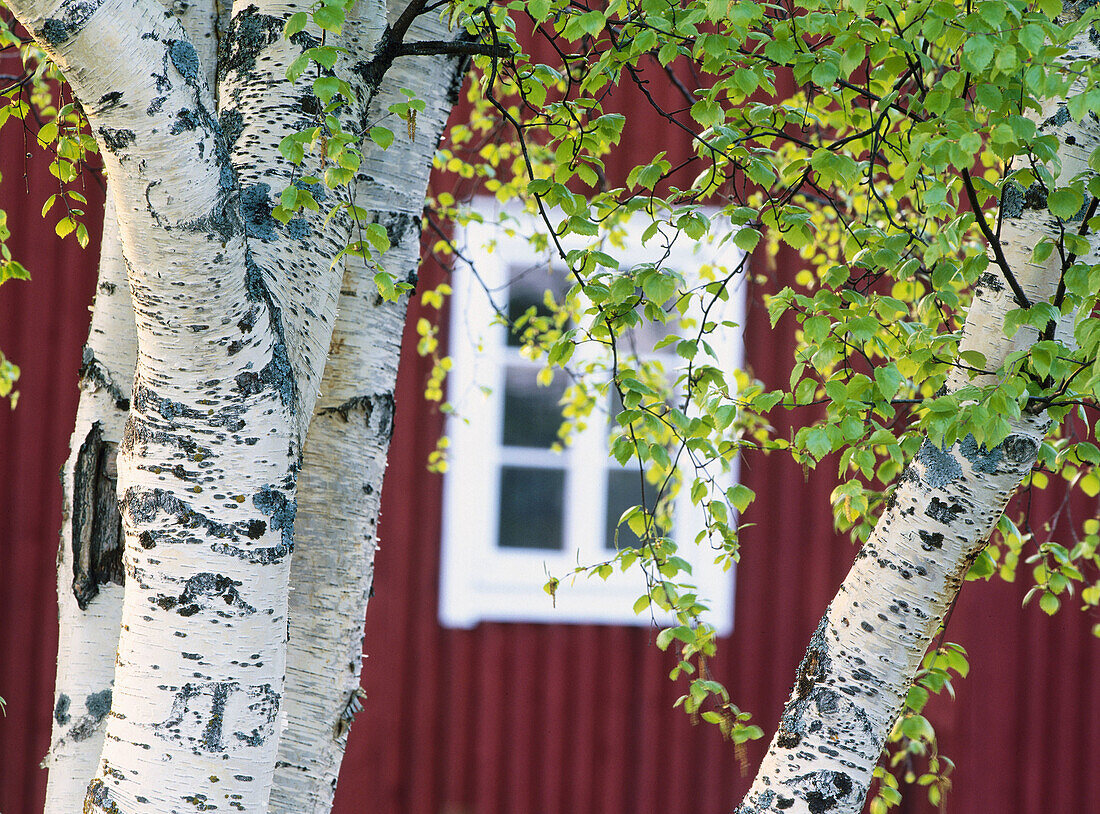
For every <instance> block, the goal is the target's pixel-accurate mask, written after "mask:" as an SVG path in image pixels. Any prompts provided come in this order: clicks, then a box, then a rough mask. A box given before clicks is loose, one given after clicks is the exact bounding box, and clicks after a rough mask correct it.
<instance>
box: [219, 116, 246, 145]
mask: <svg viewBox="0 0 1100 814" xmlns="http://www.w3.org/2000/svg"><path fill="white" fill-rule="evenodd" d="M221 128H222V133H223V134H224V135H225V141H226V143H227V144H228V145H229V146H231V147H232V146H233V145H234V144H236V143H237V139H239V138H240V137H241V133H242V132H243V131H244V116H242V115H241V111H239V110H225V111H222V114H221Z"/></svg>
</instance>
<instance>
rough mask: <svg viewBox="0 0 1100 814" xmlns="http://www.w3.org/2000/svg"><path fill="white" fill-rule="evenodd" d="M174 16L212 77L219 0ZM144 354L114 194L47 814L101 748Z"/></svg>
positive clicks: (85, 375) (81, 423) (75, 491)
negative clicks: (127, 436) (124, 470)
mask: <svg viewBox="0 0 1100 814" xmlns="http://www.w3.org/2000/svg"><path fill="white" fill-rule="evenodd" d="M175 13H176V16H177V17H178V18H179V20H180V22H181V24H182V25H183V27H184V30H185V31H186V32H187V34H188V36H189V38H190V39H191V41H192V42H194V43H195V44H196V50H197V52H198V54H199V61H200V63H201V64H202V66H203V67H204V68H205V69H206V73H207V81H208V83H211V84H212V82H213V78H214V76H213V72H212V70H211V69H212V67H213V66H214V64H215V52H216V50H217V36H216V30H217V29H216V26H215V20H216V13H215V12H214V9H213V3H210V4H208V6H207V7H200V6H199V5H197V4H190V5H186V6H183V7H182V8H177V9H176V10H175ZM136 361H137V333H136V325H135V323H134V311H133V307H132V306H131V304H130V289H129V287H128V285H127V282H126V265H125V261H124V260H123V256H122V246H121V244H120V237H119V232H118V223H117V220H116V218H115V207H114V201H113V199H112V198H111V196H110V195H108V196H107V200H106V209H105V211H104V216H103V240H102V244H101V247H100V258H99V278H98V282H97V286H96V298H95V305H94V307H93V309H92V323H91V327H90V329H89V332H88V341H87V343H86V345H85V347H84V358H83V362H82V365H81V370H80V389H81V394H80V402H79V405H78V407H77V417H76V426H75V429H74V430H73V436H72V441H71V444H70V453H69V458H68V460H67V461H66V462H65V466H64V468H63V469H62V493H63V513H62V528H61V545H60V548H59V551H58V558H57V565H58V574H57V576H58V582H57V599H58V647H57V674H56V680H55V686H54V717H53V732H52V735H51V740H50V752H49V754H48V755H47V758H46V761H45V763H46V766H47V768H48V770H49V779H48V782H47V786H46V803H45V808H44V811H45V812H46V814H68V812H72V811H76V810H78V809H79V808H80V807H81V805H82V804H83V800H84V795H85V793H86V792H87V789H88V783H89V782H90V781H91V779H92V776H93V775H94V774H95V770H96V766H97V764H98V762H99V755H100V752H101V750H102V748H103V729H104V723H105V721H106V717H107V712H108V711H109V710H110V706H111V691H112V687H113V684H114V672H115V652H116V650H117V648H118V634H119V625H120V622H121V617H122V583H123V580H124V576H123V569H122V548H123V546H122V544H123V539H122V528H121V517H120V515H119V512H118V501H117V498H116V495H115V487H116V481H117V466H116V461H115V457H116V454H117V451H118V445H119V443H121V441H122V434H123V427H124V425H125V423H126V417H127V414H128V412H129V409H130V396H131V389H132V384H133V378H134V366H135V364H136Z"/></svg>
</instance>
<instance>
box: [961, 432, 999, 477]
mask: <svg viewBox="0 0 1100 814" xmlns="http://www.w3.org/2000/svg"><path fill="white" fill-rule="evenodd" d="M959 453H960V454H961V455H962V456H963V457H964V458H966V460H968V461H970V466H971V467H973V468H974V471H975V472H982V473H985V474H986V475H996V474H997V468H998V466H999V465H1000V463H1001V458H1002V449H1001V445H1000V444H998V445H997V446H995V447H993V449H986V448H985V444H981V445H979V444H978V442H977V441H976V440H975V439H974V436H973V435H971V434H969V433H968V434H967V436H966V438H964V439H962V440H961V441H960V442H959Z"/></svg>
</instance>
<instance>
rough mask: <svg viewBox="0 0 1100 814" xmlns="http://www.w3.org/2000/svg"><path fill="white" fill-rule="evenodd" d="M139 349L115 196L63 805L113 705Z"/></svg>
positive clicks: (61, 612) (69, 554)
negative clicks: (125, 464)
mask: <svg viewBox="0 0 1100 814" xmlns="http://www.w3.org/2000/svg"><path fill="white" fill-rule="evenodd" d="M136 355H137V336H136V334H135V326H134V312H133V309H132V308H131V307H130V292H129V289H128V288H127V285H126V267H125V264H124V262H123V260H122V251H121V246H120V245H119V237H118V226H117V224H116V222H115V217H114V205H113V203H112V202H111V199H110V198H108V199H107V209H106V211H105V213H104V223H103V243H102V247H101V251H100V260H99V283H98V286H97V288H96V299H95V310H94V312H93V316H92V325H91V330H90V332H89V335H88V343H87V344H86V345H85V347H84V358H83V364H82V365H81V369H80V388H81V394H80V404H79V406H78V408H77V415H76V427H75V429H74V431H73V438H72V443H71V449H70V454H69V459H68V460H67V461H66V462H65V467H64V469H63V470H62V473H61V478H62V491H63V495H64V500H63V504H64V505H63V511H62V527H61V545H60V548H59V551H58V557H57V602H58V627H59V631H58V633H59V635H58V644H57V679H56V683H55V687H54V717H53V733H52V736H51V744H50V753H49V755H48V757H47V765H48V767H49V783H48V785H47V789H46V808H45V810H46V811H47V812H57V814H62V812H66V813H67V812H71V811H76V810H78V809H79V808H80V805H81V803H82V801H83V799H84V793H85V791H86V790H87V788H88V782H89V781H90V780H91V779H92V775H93V774H94V773H95V769H96V764H97V762H98V760H99V753H100V749H101V748H102V746H103V724H104V721H105V720H106V717H107V712H108V711H109V710H110V707H111V688H112V686H113V683H114V672H115V659H114V653H115V649H116V648H117V646H118V632H119V623H120V621H121V615H122V582H123V573H122V547H123V546H122V543H123V541H122V528H121V518H120V517H119V513H118V501H117V499H116V496H115V486H116V481H117V477H118V475H117V468H116V464H115V455H116V453H117V450H118V444H119V443H120V442H121V441H122V430H123V426H124V425H125V423H126V416H127V414H128V412H129V409H130V386H131V383H132V381H133V371H134V361H135V357H136Z"/></svg>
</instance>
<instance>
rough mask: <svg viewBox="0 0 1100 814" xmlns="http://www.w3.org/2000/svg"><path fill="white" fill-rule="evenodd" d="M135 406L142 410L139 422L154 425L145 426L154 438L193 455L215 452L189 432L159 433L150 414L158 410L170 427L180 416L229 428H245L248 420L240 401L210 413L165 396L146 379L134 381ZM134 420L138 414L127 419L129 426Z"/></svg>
mask: <svg viewBox="0 0 1100 814" xmlns="http://www.w3.org/2000/svg"><path fill="white" fill-rule="evenodd" d="M134 409H135V410H136V411H137V412H138V413H139V414H141V416H140V418H139V423H140V424H141V425H142V426H143V427H145V425H150V426H149V427H145V430H143V432H145V431H148V432H153V434H154V436H155V437H153V438H151V439H150V440H154V441H156V442H158V443H167V444H172V445H173V446H179V447H180V448H182V449H183V450H184V451H186V452H187V453H188V454H191V455H194V454H197V453H201V454H204V455H209V454H211V450H210V449H208V448H207V447H200V446H199V445H198V444H196V443H195V442H194V441H192V440H191V439H190V438H188V437H186V436H176V435H175V434H169V433H166V432H161V433H155V432H154V431H153V430H151V429H150V428H151V426H152V424H153V423H154V422H153V421H152V416H148V415H146V414H150V413H155V414H156V415H159V416H160V417H161V418H163V419H164V420H165V421H166V422H167V424H168V427H169V428H173V429H174V428H175V420H176V419H177V418H185V419H187V420H188V421H194V422H196V423H198V424H201V425H204V426H208V427H221V428H223V429H226V430H228V431H229V432H240V431H241V430H242V429H244V421H243V420H242V419H241V410H242V407H241V406H240V405H236V404H230V405H227V406H226V407H223V408H222V409H221V410H219V411H217V412H215V413H209V412H206V411H205V410H201V411H200V410H195V409H193V408H191V407H188V406H186V405H184V404H181V403H180V402H178V401H172V400H171V399H168V398H165V397H164V396H161V395H160V394H159V393H157V392H156V391H155V390H153V389H152V388H150V387H149V386H148V385H146V384H144V383H142V382H135V383H134ZM134 423H135V416H134V415H131V416H130V420H129V421H128V422H127V430H129V428H130V425H131V424H134ZM125 444H126V439H125V438H124V439H123V445H124V446H125Z"/></svg>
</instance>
